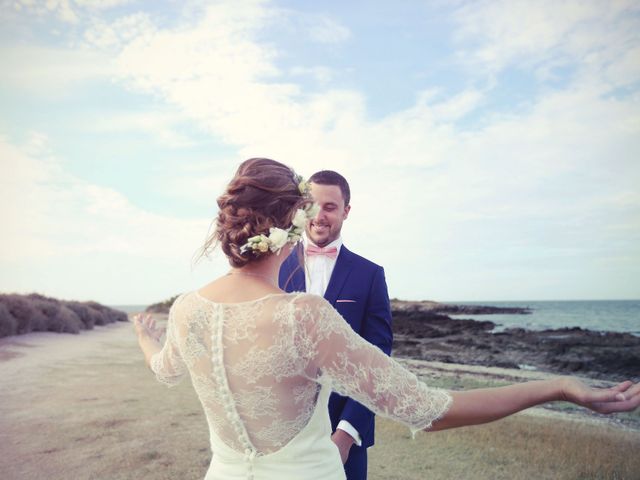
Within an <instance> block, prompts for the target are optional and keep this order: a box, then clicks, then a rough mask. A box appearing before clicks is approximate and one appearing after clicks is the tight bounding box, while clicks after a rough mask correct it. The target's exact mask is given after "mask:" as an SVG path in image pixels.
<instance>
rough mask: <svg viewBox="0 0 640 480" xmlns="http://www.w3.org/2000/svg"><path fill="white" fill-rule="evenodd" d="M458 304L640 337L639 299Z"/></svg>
mask: <svg viewBox="0 0 640 480" xmlns="http://www.w3.org/2000/svg"><path fill="white" fill-rule="evenodd" d="M446 303H451V304H459V305H484V306H494V307H524V308H529V309H531V312H532V313H531V314H528V315H510V314H494V315H466V314H465V315H459V316H452V317H453V318H457V317H459V318H471V319H474V320H490V321H492V322H494V323H495V324H497V327H496V329H495V330H496V331H500V330H504V329H506V328H518V327H519V328H525V329H527V330H545V329H558V328H564V327H569V328H571V327H581V328H584V329H587V330H595V331H601V332H628V333H632V334H634V335H637V336H640V300H554V301H513V302H506V301H500V302H496V301H480V302H466V301H460V302H446ZM112 308H116V309H118V310H122V311H124V312H127V313H137V312H143V311H144V309H145V308H146V305H114V306H112Z"/></svg>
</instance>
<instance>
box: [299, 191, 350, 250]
mask: <svg viewBox="0 0 640 480" xmlns="http://www.w3.org/2000/svg"><path fill="white" fill-rule="evenodd" d="M310 187H311V188H310V191H311V196H312V197H313V200H314V201H315V202H316V203H317V204H318V205H319V206H320V211H319V212H318V215H316V218H313V219H312V220H311V221H310V222H309V223H307V229H306V231H307V237H309V240H311V241H312V242H313V243H315V244H316V245H317V246H319V247H324V246H326V245H328V244H330V243H331V242H333V241H334V240H335V239H336V238H338V237H339V236H340V230H342V222H344V221H345V220H346V218H347V216H348V215H349V210H350V209H351V206H350V205H345V204H344V198H343V197H342V191H341V190H340V187H338V186H337V185H320V184H319V183H313V182H312V183H311V184H310Z"/></svg>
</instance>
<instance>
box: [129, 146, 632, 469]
mask: <svg viewBox="0 0 640 480" xmlns="http://www.w3.org/2000/svg"><path fill="white" fill-rule="evenodd" d="M218 207H219V213H218V217H217V220H216V229H215V231H214V233H213V234H212V236H211V237H210V238H209V239H208V241H207V242H206V244H205V246H204V249H203V253H204V254H206V253H208V252H209V251H210V250H211V249H212V248H214V247H216V246H219V247H220V248H221V249H222V251H223V252H224V253H225V255H226V256H227V258H228V260H229V263H230V264H231V270H230V271H229V273H227V274H226V275H224V276H222V277H220V278H218V279H216V280H214V281H213V282H211V283H210V284H208V285H206V286H204V287H202V288H201V289H200V290H197V291H193V292H189V293H186V294H183V295H181V296H180V297H179V298H178V299H177V300H176V301H175V303H174V304H173V307H172V308H171V311H170V313H169V319H168V322H167V329H166V340H165V342H164V345H161V344H160V342H159V339H160V337H161V335H162V332H161V331H160V330H159V329H158V328H157V327H156V326H155V324H154V322H153V320H152V319H151V318H150V317H149V316H142V317H137V318H136V319H135V321H134V325H135V328H136V332H137V335H138V340H139V344H140V347H141V349H142V351H143V353H144V356H145V360H146V362H147V364H148V365H149V366H150V368H151V370H152V371H153V372H154V373H155V375H156V377H157V378H158V380H160V381H162V382H165V383H167V384H169V385H175V384H176V383H178V382H179V381H180V380H181V379H182V378H183V377H184V375H185V374H187V373H188V374H189V375H190V377H191V381H192V383H193V386H194V388H195V390H196V392H197V394H198V397H199V399H200V402H201V403H202V407H203V409H204V412H205V414H206V418H207V422H208V424H209V432H210V442H211V450H212V452H213V457H212V460H211V464H210V466H209V469H208V472H207V475H206V477H205V478H206V480H214V479H221V480H222V479H224V480H227V479H236V478H237V479H240V478H242V479H245V478H246V479H255V480H259V479H277V480H287V479H290V480H293V479H296V480H297V479H300V478H304V479H309V480H313V479H318V480H331V479H344V478H345V476H344V470H343V468H342V463H341V460H340V454H339V451H338V449H337V447H336V446H335V445H334V444H333V442H332V441H331V433H332V432H331V426H330V423H329V416H328V410H327V401H328V396H329V393H330V392H331V391H332V390H335V391H337V392H339V393H341V394H343V395H347V396H349V397H352V398H355V399H356V400H358V401H359V402H361V403H362V404H364V405H366V406H367V407H368V408H370V409H371V410H373V411H374V412H376V413H377V414H379V415H383V416H385V417H389V418H392V419H394V420H396V421H398V422H402V423H404V424H406V425H407V426H408V427H409V428H410V429H411V430H412V431H418V430H428V431H433V430H442V429H446V428H453V427H459V426H464V425H474V424H481V423H486V422H491V421H493V420H497V419H499V418H502V417H505V416H507V415H510V414H512V413H515V412H518V411H520V410H523V409H525V408H528V407H531V406H533V405H538V404H540V403H544V402H550V401H555V400H565V401H569V402H573V403H576V404H578V405H582V406H584V407H587V408H590V409H592V410H595V411H597V412H601V413H612V412H621V411H629V410H633V409H635V408H637V407H638V405H639V404H640V384H633V383H632V382H629V381H627V382H623V383H620V384H619V385H617V386H615V387H613V388H609V389H593V388H589V387H587V386H585V385H584V384H582V383H581V382H580V381H578V380H576V379H572V378H565V377H559V378H557V379H553V380H545V381H537V382H528V383H521V384H515V385H510V386H506V387H499V388H485V389H477V390H469V391H462V392H448V391H445V390H440V389H436V388H430V387H429V386H428V385H426V384H424V383H422V382H421V381H419V380H418V379H417V378H416V376H415V375H413V374H412V373H411V372H409V371H408V370H406V369H405V368H403V367H402V366H401V365H400V364H398V363H397V362H395V361H394V360H393V359H391V358H389V357H387V356H386V355H384V354H383V353H382V352H381V351H380V350H378V349H377V348H376V347H374V346H372V345H371V344H369V343H368V342H366V341H364V340H363V339H362V338H361V337H359V336H358V335H357V334H356V333H355V332H354V331H353V330H351V328H350V327H349V326H348V324H347V323H346V322H345V321H344V320H343V319H342V317H340V315H339V314H338V313H337V312H336V311H335V310H334V309H333V308H332V307H331V305H330V304H329V303H327V302H326V301H325V300H324V299H323V298H322V297H319V296H316V295H311V294H307V293H291V294H288V293H285V292H283V291H282V290H280V289H279V288H278V287H277V285H278V272H279V269H280V265H281V264H282V262H283V261H284V260H285V259H286V258H287V256H288V255H289V253H290V252H291V251H292V248H293V247H294V245H295V243H296V242H298V240H300V235H301V234H302V232H303V231H304V226H305V223H306V222H307V220H309V219H310V218H313V217H314V216H315V214H316V211H315V209H316V207H315V206H314V205H313V203H312V202H311V200H310V197H309V196H308V194H307V188H306V184H305V183H304V182H303V181H302V179H301V178H300V177H298V176H297V175H296V174H295V173H294V172H293V171H292V170H291V169H290V168H289V167H287V166H285V165H283V164H281V163H278V162H276V161H273V160H269V159H263V158H254V159H250V160H247V161H245V162H243V163H242V164H241V165H240V167H239V168H238V171H237V172H236V174H235V176H234V177H233V179H232V180H231V182H230V183H229V185H228V186H227V188H226V191H225V192H224V193H223V194H222V195H221V196H220V197H219V198H218Z"/></svg>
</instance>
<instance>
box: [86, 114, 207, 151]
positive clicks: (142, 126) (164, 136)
mask: <svg viewBox="0 0 640 480" xmlns="http://www.w3.org/2000/svg"><path fill="white" fill-rule="evenodd" d="M187 120H188V119H186V118H185V117H184V115H183V114H181V113H180V112H157V111H144V112H138V113H133V112H121V113H112V114H109V115H104V116H100V117H99V118H96V119H95V120H93V121H92V122H90V123H89V125H88V126H87V127H85V128H86V129H87V130H91V131H96V132H101V133H111V132H126V133H132V132H144V133H146V134H148V135H149V136H150V137H151V138H153V140H155V141H156V142H158V143H159V144H160V145H163V146H165V147H169V148H185V147H191V146H193V145H195V144H196V142H195V141H194V140H193V139H191V138H190V137H189V136H188V135H186V134H183V133H180V132H179V130H180V127H181V126H184V124H185V122H186V121H187Z"/></svg>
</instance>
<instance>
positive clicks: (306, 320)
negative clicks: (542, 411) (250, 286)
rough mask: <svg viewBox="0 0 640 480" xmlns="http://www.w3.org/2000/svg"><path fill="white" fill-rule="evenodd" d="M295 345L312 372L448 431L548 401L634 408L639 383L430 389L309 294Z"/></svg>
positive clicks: (401, 415) (396, 415) (368, 401)
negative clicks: (448, 389)
mask: <svg viewBox="0 0 640 480" xmlns="http://www.w3.org/2000/svg"><path fill="white" fill-rule="evenodd" d="M304 303H305V304H306V305H305V306H304V307H303V308H301V309H300V310H299V312H300V315H301V318H299V319H298V325H299V327H298V333H297V339H296V344H297V345H298V348H299V349H300V351H301V355H306V356H307V357H308V358H307V374H308V375H309V377H310V378H316V379H318V380H319V381H321V382H322V381H324V380H329V379H330V380H331V382H332V387H333V389H334V390H336V391H338V392H339V393H341V394H344V395H347V396H350V397H352V398H355V399H356V400H358V401H359V402H360V403H362V404H364V405H366V406H367V407H369V408H370V409H371V410H373V411H374V412H376V413H378V414H380V415H383V416H387V417H390V418H392V419H394V420H397V421H400V422H402V423H405V424H407V425H408V426H409V427H410V428H411V429H412V430H420V429H429V430H443V429H447V428H454V427H461V426H465V425H477V424H481V423H487V422H491V421H494V420H498V419H500V418H503V417H505V416H508V415H511V414H513V413H516V412H518V411H521V410H523V409H526V408H529V407H531V406H534V405H538V404H541V403H545V402H549V401H554V400H566V401H570V402H572V403H576V404H578V405H582V406H584V407H587V408H591V409H592V410H595V411H599V412H602V413H611V412H618V411H628V410H633V409H635V408H637V407H638V405H639V404H640V384H633V383H631V382H623V383H621V384H619V385H617V386H616V387H613V388H609V389H593V388H590V387H587V386H586V385H584V384H582V383H581V382H579V381H578V380H575V379H571V378H557V379H554V380H545V381H538V382H527V383H521V384H515V385H510V386H507V387H497V388H485V389H476V390H468V391H462V392H447V391H444V390H440V389H435V388H429V387H427V385H425V384H424V383H423V382H421V381H420V380H418V378H417V377H416V376H415V375H414V374H413V373H411V372H410V371H409V370H407V369H406V368H404V367H403V366H401V365H400V364H399V363H398V362H396V361H395V360H393V359H392V358H389V357H387V356H386V355H384V354H383V353H382V352H381V351H380V350H379V349H378V348H376V347H374V346H372V345H371V344H369V343H368V342H366V341H365V340H364V339H362V338H361V337H360V336H359V335H358V334H357V333H355V332H354V331H353V330H352V329H351V327H350V326H349V325H348V324H347V322H346V321H345V320H344V319H343V318H342V317H341V316H340V314H338V312H336V311H335V309H333V307H331V305H330V304H329V303H328V302H326V301H325V300H324V299H322V298H320V297H315V296H306V297H305V298H304Z"/></svg>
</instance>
